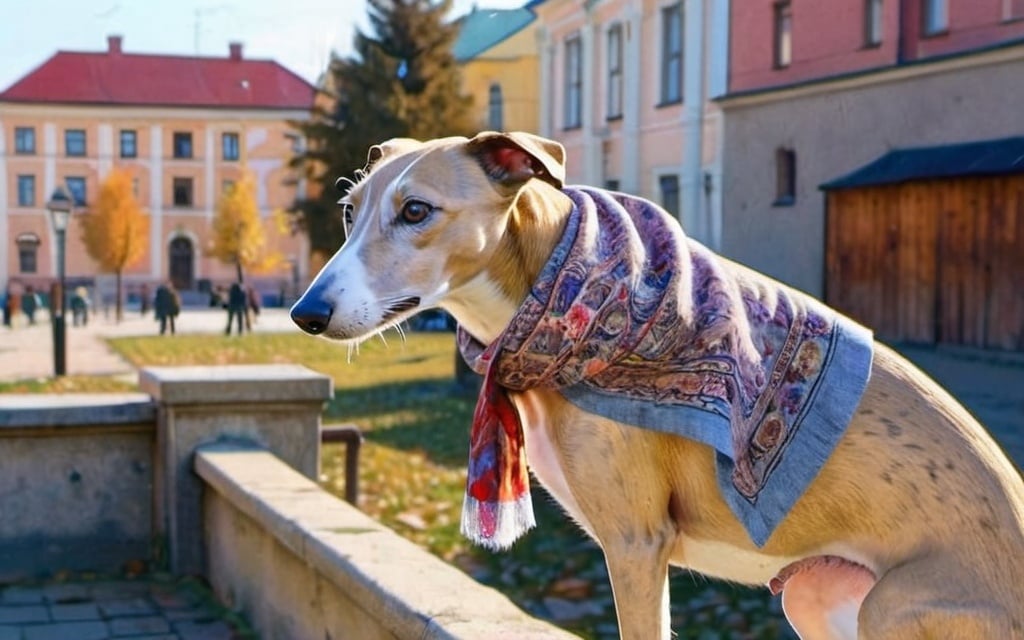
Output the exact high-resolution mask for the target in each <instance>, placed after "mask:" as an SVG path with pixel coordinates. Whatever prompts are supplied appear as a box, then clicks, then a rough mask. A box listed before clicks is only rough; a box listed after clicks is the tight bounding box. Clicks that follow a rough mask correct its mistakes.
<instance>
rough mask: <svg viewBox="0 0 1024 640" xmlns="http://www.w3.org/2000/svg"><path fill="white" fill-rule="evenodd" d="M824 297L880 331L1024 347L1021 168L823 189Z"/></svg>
mask: <svg viewBox="0 0 1024 640" xmlns="http://www.w3.org/2000/svg"><path fill="white" fill-rule="evenodd" d="M827 203H828V204H827V206H828V210H827V222H826V224H827V234H826V235H827V237H826V244H827V246H826V285H825V287H826V289H825V291H826V301H827V302H828V303H829V304H830V305H832V306H834V307H836V308H837V309H840V310H841V311H843V312H845V313H846V314H848V315H850V316H851V317H853V318H855V319H857V320H858V321H860V322H862V323H864V324H865V325H867V326H869V327H870V328H872V329H874V330H875V332H876V334H877V335H878V336H879V337H880V338H883V339H886V340H891V341H904V342H915V343H927V344H934V343H947V344H958V345H968V346H974V347H985V348H996V349H1007V350H1015V351H1024V175H1011V176H1002V177H966V178H952V179H941V180H917V181H912V182H905V183H901V184H896V185H882V186H866V187H858V188H850V189H838V190H833V191H829V192H828V193H827Z"/></svg>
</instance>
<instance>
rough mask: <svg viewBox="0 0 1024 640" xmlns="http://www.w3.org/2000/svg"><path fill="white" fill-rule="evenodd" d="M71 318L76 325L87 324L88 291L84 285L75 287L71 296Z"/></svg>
mask: <svg viewBox="0 0 1024 640" xmlns="http://www.w3.org/2000/svg"><path fill="white" fill-rule="evenodd" d="M71 318H72V324H73V325H74V326H76V327H78V326H82V327H84V326H86V325H87V324H89V291H88V290H87V289H86V288H85V287H77V288H76V289H75V293H74V295H72V296H71Z"/></svg>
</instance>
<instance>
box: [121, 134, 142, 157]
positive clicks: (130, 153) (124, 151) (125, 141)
mask: <svg viewBox="0 0 1024 640" xmlns="http://www.w3.org/2000/svg"><path fill="white" fill-rule="evenodd" d="M138 155H139V147H138V134H137V133H136V132H135V131H134V130H132V129H122V130H121V157H122V158H135V157H138Z"/></svg>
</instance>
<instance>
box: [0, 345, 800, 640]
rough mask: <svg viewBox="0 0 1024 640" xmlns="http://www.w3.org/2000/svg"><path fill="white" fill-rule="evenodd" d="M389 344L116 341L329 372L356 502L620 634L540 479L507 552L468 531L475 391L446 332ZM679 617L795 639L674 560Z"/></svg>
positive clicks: (770, 606)
mask: <svg viewBox="0 0 1024 640" xmlns="http://www.w3.org/2000/svg"><path fill="white" fill-rule="evenodd" d="M389 342H390V345H389V346H385V345H384V344H383V343H382V342H380V341H371V342H368V343H365V344H363V345H362V346H361V347H360V349H359V353H357V354H352V356H351V360H350V359H349V354H348V351H347V349H346V348H345V347H342V346H340V345H336V344H332V343H329V342H326V341H324V340H319V339H313V338H310V337H308V336H305V335H301V334H297V333H296V334H263V335H255V336H245V337H243V338H238V337H234V338H229V337H224V336H214V335H201V336H199V335H180V336H176V337H175V338H174V339H173V340H167V339H166V338H160V337H140V338H119V339H115V340H111V344H112V346H113V347H114V348H115V349H116V350H117V351H118V352H120V353H121V354H122V355H124V356H125V357H126V358H127V359H128V360H130V361H131V362H132V363H134V364H135V365H136V366H145V365H190V364H202V365H216V364H245V363H275V362H280V363H297V364H302V365H305V366H307V367H309V368H310V369H313V370H315V371H318V372H320V373H323V374H325V375H328V376H330V377H331V378H332V379H333V380H334V385H335V397H334V399H333V400H332V401H331V402H330V403H329V404H328V405H327V407H326V409H325V413H324V422H325V424H331V423H334V422H351V423H355V424H357V425H358V426H359V427H360V428H361V429H362V430H363V432H364V434H365V437H366V444H365V446H364V448H363V453H362V455H361V459H360V469H359V473H360V490H361V496H360V507H361V508H362V509H363V510H364V511H365V512H367V513H368V514H370V515H371V516H373V517H374V518H377V519H378V520H380V521H381V522H383V523H385V524H386V525H388V526H389V527H391V528H393V529H394V530H395V531H397V532H399V533H400V534H402V535H404V536H406V537H407V538H409V539H411V540H413V541H415V542H416V543H418V544H420V545H422V546H424V547H425V548H427V549H429V550H430V551H432V552H433V553H435V554H437V555H438V556H440V557H442V558H444V559H445V560H447V561H449V562H451V563H453V564H455V565H457V566H459V567H461V568H462V569H463V570H465V571H466V572H468V573H469V574H470V575H472V576H474V577H475V578H476V579H477V580H478V581H480V582H482V583H484V584H488V585H491V586H493V587H495V588H497V589H499V590H500V591H502V592H503V593H505V594H507V595H508V596H509V597H510V598H511V599H512V600H514V601H515V602H516V603H517V604H518V605H519V606H520V607H522V608H523V609H525V610H526V611H529V612H530V613H531V614H533V615H536V616H538V617H542V618H547V619H551V620H553V621H555V622H556V623H557V624H559V625H560V626H563V627H565V628H567V629H569V630H571V631H573V632H575V633H578V634H580V635H581V636H582V637H585V638H602V639H603V638H614V637H617V634H616V626H615V617H614V616H615V614H614V608H613V604H612V597H611V589H610V586H609V584H608V579H607V574H606V572H605V569H604V563H603V560H602V557H601V554H600V551H599V549H598V548H597V547H596V546H595V545H594V544H593V543H592V542H590V541H589V540H588V539H587V538H586V537H585V536H584V535H582V534H581V533H580V531H579V530H578V528H577V527H576V526H575V525H574V524H572V523H571V522H569V521H568V519H567V518H566V517H565V516H563V515H562V513H561V511H560V509H558V508H557V507H556V506H554V504H553V503H552V501H551V499H550V498H549V497H548V496H547V495H546V494H545V493H544V491H543V490H542V489H540V488H538V487H535V488H534V490H533V501H534V507H535V510H536V515H537V525H538V526H537V528H536V529H535V530H533V531H531V532H530V533H529V534H527V535H526V536H525V537H524V538H523V539H521V540H520V541H519V542H517V543H516V545H515V547H514V548H513V549H511V550H510V551H507V552H503V553H491V552H488V551H486V550H483V549H479V548H476V547H473V546H471V545H469V544H468V543H467V542H466V540H465V539H463V538H462V536H461V535H460V534H459V515H460V513H461V508H462V495H463V492H464V489H465V472H466V456H467V452H468V448H469V424H470V419H471V416H472V411H473V405H474V401H475V398H474V397H472V395H468V394H467V393H466V392H465V391H462V390H460V389H459V388H458V387H457V386H456V385H455V384H454V383H453V372H454V358H455V348H454V339H453V336H452V334H450V333H420V334H416V333H413V334H410V335H409V337H408V340H406V341H405V342H402V341H401V340H400V339H399V338H398V337H397V336H395V337H393V338H391V339H389ZM134 388H135V386H134V385H133V384H132V383H131V382H129V381H125V380H119V379H110V378H89V377H69V378H64V379H61V380H45V381H27V382H21V383H0V393H11V392H51V391H58V392H68V391H75V392H81V391H125V390H133V389H134ZM343 464H344V448H343V446H342V445H326V446H324V448H323V476H322V478H321V480H322V484H323V486H324V487H325V488H326V489H328V490H329V491H331V492H333V493H336V494H338V495H339V496H341V495H343V492H344V470H343V469H344V467H343ZM670 588H671V591H672V603H673V606H672V617H673V624H672V628H673V630H674V631H675V632H676V633H677V636H678V637H679V638H683V639H686V638H694V639H699V640H703V639H705V638H706V639H712V638H728V639H745V638H749V639H757V640H761V639H764V640H772V639H774V638H794V637H795V636H794V635H792V634H791V632H789V630H788V625H787V624H786V623H785V621H784V619H783V618H782V615H781V613H780V608H779V603H778V599H777V598H770V596H768V594H767V592H766V591H763V590H751V589H745V588H741V587H732V586H730V585H726V584H723V583H719V582H713V581H708V580H706V579H704V578H702V577H700V576H698V575H694V574H690V573H688V572H684V571H674V572H673V574H672V578H671V583H670Z"/></svg>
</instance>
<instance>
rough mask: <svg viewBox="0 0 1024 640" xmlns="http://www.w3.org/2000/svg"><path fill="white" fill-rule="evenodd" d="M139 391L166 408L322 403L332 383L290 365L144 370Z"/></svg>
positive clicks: (320, 375)
mask: <svg viewBox="0 0 1024 640" xmlns="http://www.w3.org/2000/svg"><path fill="white" fill-rule="evenodd" d="M139 388H141V389H142V390H143V391H144V392H146V393H148V394H150V395H151V396H153V400H155V401H156V402H158V403H161V404H166V405H183V404H203V405H216V404H238V403H247V402H260V403H267V402H277V401H280V402H323V401H326V400H330V399H331V397H332V396H333V393H334V391H333V381H332V380H331V379H330V378H329V377H328V376H325V375H323V374H321V373H317V372H315V371H312V370H311V369H307V368H306V367H303V366H300V365H293V364H272V365H220V366H195V367H145V368H144V369H142V370H141V371H140V372H139Z"/></svg>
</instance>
